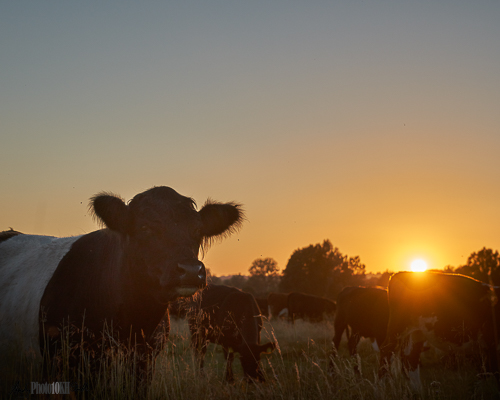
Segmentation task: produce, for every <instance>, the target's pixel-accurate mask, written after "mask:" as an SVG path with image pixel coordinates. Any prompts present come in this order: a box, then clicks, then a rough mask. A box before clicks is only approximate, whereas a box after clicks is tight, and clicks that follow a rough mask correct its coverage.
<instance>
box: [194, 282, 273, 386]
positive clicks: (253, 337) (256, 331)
mask: <svg viewBox="0 0 500 400" xmlns="http://www.w3.org/2000/svg"><path fill="white" fill-rule="evenodd" d="M189 329H190V331H191V340H192V344H193V347H194V349H195V352H196V355H197V357H198V359H199V363H200V369H203V364H204V358H205V353H206V351H207V345H208V343H209V342H211V343H216V344H220V345H221V346H222V348H223V350H224V356H225V357H226V360H227V365H226V373H225V378H226V380H227V381H229V382H231V381H233V380H234V376H233V368H232V363H233V359H234V353H233V351H234V352H237V353H240V361H241V365H242V367H243V372H244V373H245V375H246V376H247V377H248V378H251V379H254V380H259V381H264V377H263V375H262V372H261V370H260V366H259V361H260V354H261V353H265V352H267V353H270V352H271V351H272V350H274V347H275V346H274V344H273V343H267V344H263V345H261V344H260V331H261V329H262V317H261V316H260V311H259V307H258V305H257V303H256V301H255V298H254V297H253V296H252V295H251V294H250V293H245V292H243V291H241V290H240V289H237V288H234V287H230V286H224V285H212V284H210V285H208V286H207V288H206V289H204V290H203V292H201V294H200V296H199V300H198V301H197V308H196V311H195V313H193V314H191V316H190V317H189Z"/></svg>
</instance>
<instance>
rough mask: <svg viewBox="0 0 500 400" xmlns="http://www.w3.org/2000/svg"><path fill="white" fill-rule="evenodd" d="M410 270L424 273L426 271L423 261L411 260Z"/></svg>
mask: <svg viewBox="0 0 500 400" xmlns="http://www.w3.org/2000/svg"><path fill="white" fill-rule="evenodd" d="M410 268H411V270H412V271H413V272H424V271H425V270H426V269H427V263H426V262H425V261H424V260H420V259H419V260H413V261H412V262H411V265H410Z"/></svg>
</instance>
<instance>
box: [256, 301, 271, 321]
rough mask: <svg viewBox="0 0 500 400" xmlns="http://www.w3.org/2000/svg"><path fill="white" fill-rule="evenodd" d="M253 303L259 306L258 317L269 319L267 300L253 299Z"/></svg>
mask: <svg viewBox="0 0 500 400" xmlns="http://www.w3.org/2000/svg"><path fill="white" fill-rule="evenodd" d="M255 301H256V302H257V304H258V305H259V309H260V315H262V316H263V317H266V318H269V304H268V302H267V298H259V297H257V298H255Z"/></svg>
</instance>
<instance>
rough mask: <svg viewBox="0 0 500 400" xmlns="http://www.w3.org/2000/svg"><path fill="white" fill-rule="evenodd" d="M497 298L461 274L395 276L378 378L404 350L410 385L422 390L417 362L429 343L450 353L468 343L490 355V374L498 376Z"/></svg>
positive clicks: (488, 362) (487, 363) (488, 358)
mask: <svg viewBox="0 0 500 400" xmlns="http://www.w3.org/2000/svg"><path fill="white" fill-rule="evenodd" d="M493 298H494V292H493V291H492V290H491V288H490V287H489V285H487V284H485V283H482V282H480V281H477V280H475V279H472V278H469V277H467V276H463V275H454V274H445V273H439V272H417V273H415V272H400V273H397V274H395V275H393V276H392V278H391V280H390V282H389V288H388V300H389V323H388V327H387V336H386V339H385V342H384V343H383V345H382V346H381V358H380V369H379V375H380V376H383V375H384V374H385V373H386V372H387V368H388V363H389V361H390V357H391V354H392V353H393V352H394V351H395V349H396V347H397V346H398V345H399V347H400V348H403V347H405V348H404V349H403V350H402V351H403V353H404V354H403V357H402V361H403V366H404V367H405V369H406V371H407V373H408V376H409V378H410V383H411V385H412V387H414V388H415V389H420V388H421V382H420V368H419V359H420V353H421V352H422V348H423V345H424V342H425V341H427V342H428V343H429V344H430V345H432V346H434V347H437V348H438V349H440V350H443V351H445V352H448V353H449V352H450V351H451V352H456V351H458V350H460V349H463V348H464V347H465V346H467V345H475V346H476V347H480V348H481V350H482V352H483V355H484V356H485V357H486V368H487V371H488V372H493V373H496V375H497V376H498V364H497V359H496V344H495V333H494V331H495V329H494V318H493V315H494V314H493V310H492V304H494V301H493ZM479 339H480V340H479ZM404 343H406V345H404Z"/></svg>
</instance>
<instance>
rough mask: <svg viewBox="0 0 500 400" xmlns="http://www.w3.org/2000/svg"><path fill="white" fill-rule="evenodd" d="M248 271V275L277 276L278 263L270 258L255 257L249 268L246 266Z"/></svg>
mask: <svg viewBox="0 0 500 400" xmlns="http://www.w3.org/2000/svg"><path fill="white" fill-rule="evenodd" d="M248 272H249V273H250V276H263V277H270V276H278V275H279V268H278V263H277V262H276V260H274V259H272V258H257V259H256V260H254V261H253V262H252V265H251V266H250V268H248Z"/></svg>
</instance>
